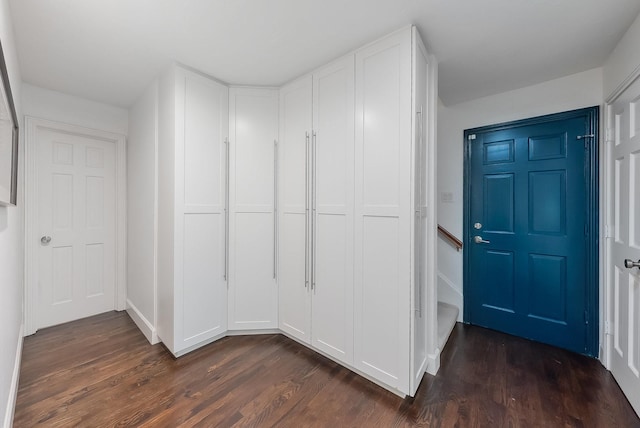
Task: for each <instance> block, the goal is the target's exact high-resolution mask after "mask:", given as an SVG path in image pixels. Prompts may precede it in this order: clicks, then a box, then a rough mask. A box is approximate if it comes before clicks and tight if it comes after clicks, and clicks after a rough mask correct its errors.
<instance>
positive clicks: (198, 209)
mask: <svg viewBox="0 0 640 428" xmlns="http://www.w3.org/2000/svg"><path fill="white" fill-rule="evenodd" d="M228 112H229V110H228V88H227V87H226V86H224V85H221V84H219V83H217V82H215V81H212V80H210V79H207V78H205V77H203V76H200V75H197V74H195V73H191V72H189V71H185V70H178V71H177V72H176V172H175V174H176V195H175V204H176V220H175V222H176V237H175V242H176V244H175V250H174V254H175V275H176V282H175V306H174V307H175V310H176V316H175V323H176V326H175V328H176V330H175V331H176V342H175V345H174V347H175V349H173V350H172V351H173V352H174V354H177V355H180V354H182V353H183V352H184V351H185V350H188V348H190V347H193V346H197V345H199V344H201V343H202V342H205V341H207V340H209V339H212V338H214V337H215V336H219V335H221V334H223V333H224V332H225V331H226V329H227V286H226V282H225V279H224V262H225V239H226V228H225V211H224V210H225V203H226V201H225V198H226V191H225V188H226V147H225V144H224V141H225V139H226V138H227V135H228V126H229V115H228V114H229V113H228Z"/></svg>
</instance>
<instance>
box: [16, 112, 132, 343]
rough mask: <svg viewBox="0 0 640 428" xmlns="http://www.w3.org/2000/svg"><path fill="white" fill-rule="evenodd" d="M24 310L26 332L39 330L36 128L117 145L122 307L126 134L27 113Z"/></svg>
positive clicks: (119, 296)
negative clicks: (97, 139) (41, 117)
mask: <svg viewBox="0 0 640 428" xmlns="http://www.w3.org/2000/svg"><path fill="white" fill-rule="evenodd" d="M24 122H25V139H24V142H25V310H24V334H25V335H27V336H28V335H30V334H33V333H35V332H36V331H37V330H38V327H37V325H38V322H37V318H36V317H37V311H36V299H37V291H38V245H37V242H38V236H37V232H38V210H37V208H38V183H37V172H38V164H37V160H38V152H37V141H36V138H37V129H38V128H48V129H53V130H56V131H62V132H68V133H70V134H76V135H86V136H88V137H91V138H100V139H103V140H105V141H109V142H112V143H114V144H115V146H116V242H115V247H116V276H115V278H116V289H115V299H114V309H115V310H118V311H122V310H124V309H125V308H126V302H127V276H126V275H127V270H126V263H127V227H126V226H127V225H126V218H127V217H126V216H127V189H126V180H127V178H126V177H127V169H126V139H125V136H124V135H121V134H115V133H112V132H106V131H100V130H96V129H91V128H84V127H81V126H76V125H69V124H66V123H60V122H54V121H51V120H46V119H39V118H35V117H31V116H25V119H24Z"/></svg>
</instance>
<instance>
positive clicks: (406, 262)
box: [354, 29, 413, 393]
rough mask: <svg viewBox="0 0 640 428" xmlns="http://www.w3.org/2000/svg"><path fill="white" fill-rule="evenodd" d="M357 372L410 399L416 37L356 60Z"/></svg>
mask: <svg viewBox="0 0 640 428" xmlns="http://www.w3.org/2000/svg"><path fill="white" fill-rule="evenodd" d="M355 135H356V140H355V184H356V185H355V231H354V234H355V272H354V273H355V281H354V287H355V295H354V300H355V302H354V311H355V321H354V328H355V334H354V336H355V349H354V352H355V363H354V364H355V367H356V368H358V369H359V370H362V371H363V372H365V373H367V374H369V375H371V376H373V377H374V378H376V379H378V380H380V381H382V382H384V383H386V384H387V385H390V386H392V387H396V388H398V389H399V390H401V391H403V392H405V393H408V392H409V391H408V389H409V361H410V355H409V351H410V334H411V332H410V329H411V328H410V320H411V315H410V310H411V282H412V278H411V269H412V263H411V252H412V251H411V242H412V241H411V221H412V216H413V213H412V212H411V197H412V195H411V188H412V187H411V174H412V169H413V165H412V162H411V33H410V30H409V29H407V30H403V31H401V32H397V33H394V34H393V35H391V36H390V37H387V38H385V39H383V40H381V41H379V42H377V43H375V44H373V45H370V46H368V47H366V48H364V49H362V50H360V51H358V52H357V53H356V132H355Z"/></svg>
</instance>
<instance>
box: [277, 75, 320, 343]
mask: <svg viewBox="0 0 640 428" xmlns="http://www.w3.org/2000/svg"><path fill="white" fill-rule="evenodd" d="M311 94H312V82H311V77H310V76H309V77H305V78H303V79H300V80H297V81H295V82H293V83H290V84H289V85H286V86H284V87H282V88H281V89H280V144H279V150H278V153H279V159H280V161H279V174H280V181H279V183H278V189H279V192H278V197H279V199H280V200H279V203H278V208H279V216H280V221H279V227H278V231H279V239H278V253H279V256H278V265H279V266H278V287H279V293H278V295H279V304H278V310H279V326H280V329H281V330H282V331H283V332H285V333H287V334H289V335H291V336H293V337H295V338H297V339H298V340H300V341H302V342H305V343H310V342H311V337H310V336H311V335H310V333H311V316H310V314H311V299H310V296H311V295H310V293H309V288H310V284H309V279H310V278H309V277H310V260H309V258H310V254H309V253H310V251H308V250H309V248H308V247H309V244H308V243H309V242H310V239H311V237H310V229H311V228H310V215H309V212H308V211H309V205H310V194H309V193H310V192H309V191H308V190H309V185H308V183H309V180H310V170H311V168H310V155H311V153H310V132H311V120H312V117H311V97H312V95H311Z"/></svg>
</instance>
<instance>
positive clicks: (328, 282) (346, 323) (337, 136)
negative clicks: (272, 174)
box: [311, 56, 355, 363]
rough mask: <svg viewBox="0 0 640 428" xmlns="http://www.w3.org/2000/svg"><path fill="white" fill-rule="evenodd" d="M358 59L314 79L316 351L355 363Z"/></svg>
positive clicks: (346, 60) (327, 69) (333, 66)
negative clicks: (354, 292) (354, 269)
mask: <svg viewBox="0 0 640 428" xmlns="http://www.w3.org/2000/svg"><path fill="white" fill-rule="evenodd" d="M354 78H355V72H354V57H353V56H348V57H346V58H344V59H342V60H340V61H338V62H336V63H333V64H331V65H329V66H327V67H325V68H323V69H321V70H319V71H317V72H314V74H313V134H312V151H313V154H312V160H313V165H312V171H313V177H312V185H313V189H312V196H313V199H312V230H313V236H312V240H311V242H312V248H311V254H312V280H311V281H312V288H311V292H312V299H311V301H312V311H311V314H312V322H311V325H312V333H311V337H312V345H313V346H314V347H316V348H317V349H320V350H322V351H323V352H325V353H327V354H329V355H331V356H333V357H335V358H337V359H339V360H341V361H345V362H348V363H353V174H354V166H353V157H354V152H353V150H354Z"/></svg>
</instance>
